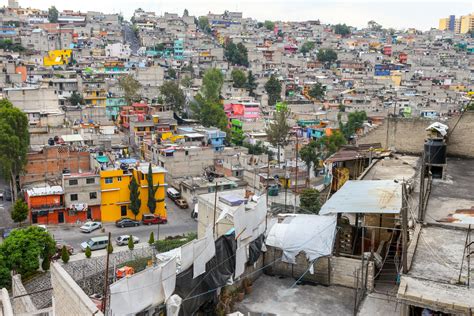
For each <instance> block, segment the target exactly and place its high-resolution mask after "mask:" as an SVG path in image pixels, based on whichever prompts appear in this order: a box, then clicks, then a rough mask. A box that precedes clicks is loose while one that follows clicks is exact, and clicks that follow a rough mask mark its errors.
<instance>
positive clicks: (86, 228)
mask: <svg viewBox="0 0 474 316" xmlns="http://www.w3.org/2000/svg"><path fill="white" fill-rule="evenodd" d="M99 228H102V223H100V222H87V223H85V224H84V225H82V226H81V227H80V228H79V229H80V230H81V232H83V233H90V232H93V231H94V230H96V229H99Z"/></svg>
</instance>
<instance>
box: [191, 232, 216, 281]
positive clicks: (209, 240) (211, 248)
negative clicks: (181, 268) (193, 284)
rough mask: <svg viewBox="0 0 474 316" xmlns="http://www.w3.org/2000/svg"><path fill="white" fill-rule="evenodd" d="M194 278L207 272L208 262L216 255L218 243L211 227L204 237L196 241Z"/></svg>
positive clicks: (194, 248)
mask: <svg viewBox="0 0 474 316" xmlns="http://www.w3.org/2000/svg"><path fill="white" fill-rule="evenodd" d="M193 252H194V262H193V279H194V278H196V277H198V276H200V275H201V274H203V273H204V272H206V263H207V262H208V261H209V260H211V259H212V258H213V257H214V256H215V255H216V244H215V242H214V236H213V232H212V229H211V228H210V227H208V228H207V230H206V236H204V238H201V239H198V240H195V241H194V247H193Z"/></svg>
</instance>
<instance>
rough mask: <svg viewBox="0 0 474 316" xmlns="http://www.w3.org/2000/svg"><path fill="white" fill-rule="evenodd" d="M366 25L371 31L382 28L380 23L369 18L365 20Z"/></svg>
mask: <svg viewBox="0 0 474 316" xmlns="http://www.w3.org/2000/svg"><path fill="white" fill-rule="evenodd" d="M367 27H368V28H369V29H370V30H371V31H376V32H378V31H381V30H382V25H380V24H378V23H377V22H375V21H374V20H370V21H369V22H367Z"/></svg>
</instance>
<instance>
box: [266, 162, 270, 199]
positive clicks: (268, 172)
mask: <svg viewBox="0 0 474 316" xmlns="http://www.w3.org/2000/svg"><path fill="white" fill-rule="evenodd" d="M269 178H270V156H267V181H266V188H265V189H266V190H265V191H266V194H267V208H268V179H269Z"/></svg>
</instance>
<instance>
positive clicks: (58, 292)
mask: <svg viewBox="0 0 474 316" xmlns="http://www.w3.org/2000/svg"><path fill="white" fill-rule="evenodd" d="M51 283H52V285H53V300H54V303H53V308H54V314H55V315H57V316H62V315H65V316H69V315H103V314H102V312H100V311H99V309H98V308H97V306H95V304H94V303H93V302H92V300H91V299H90V298H89V297H88V296H87V295H86V293H84V291H83V290H82V289H81V288H80V287H79V285H77V283H76V282H75V281H74V280H73V279H72V277H71V276H70V275H69V274H68V273H67V272H66V271H65V270H64V269H63V268H62V267H61V265H60V264H59V263H57V262H54V263H52V264H51Z"/></svg>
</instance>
